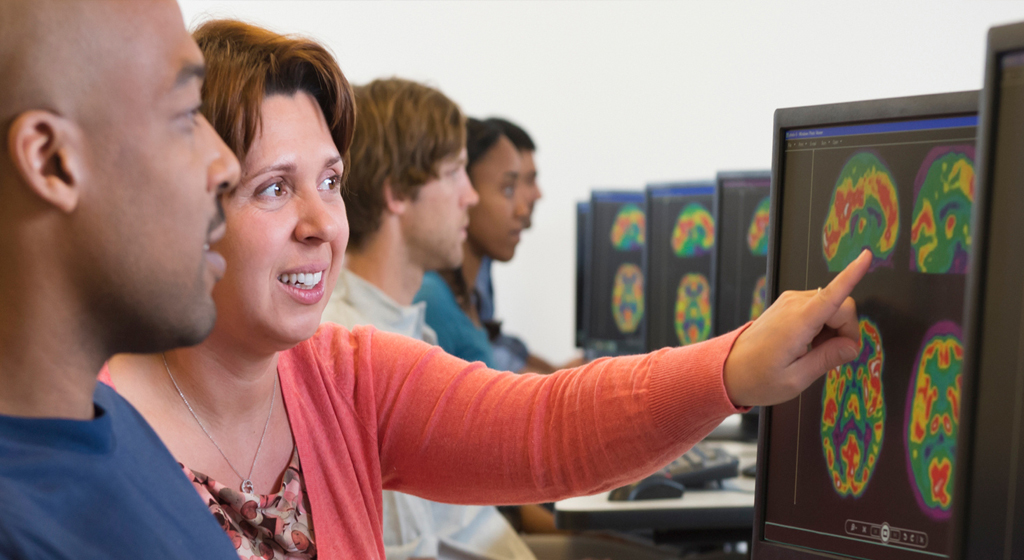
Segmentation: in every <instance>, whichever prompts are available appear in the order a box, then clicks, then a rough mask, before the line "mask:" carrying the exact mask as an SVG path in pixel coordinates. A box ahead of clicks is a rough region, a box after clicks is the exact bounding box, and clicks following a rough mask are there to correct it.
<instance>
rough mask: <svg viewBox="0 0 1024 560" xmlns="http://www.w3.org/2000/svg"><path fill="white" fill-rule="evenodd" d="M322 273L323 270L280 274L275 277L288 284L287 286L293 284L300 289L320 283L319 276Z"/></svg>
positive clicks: (310, 287) (313, 286) (309, 288)
mask: <svg viewBox="0 0 1024 560" xmlns="http://www.w3.org/2000/svg"><path fill="white" fill-rule="evenodd" d="M323 274H324V273H323V271H320V272H300V273H298V274H282V275H280V276H278V277H277V281H278V282H281V283H283V284H288V285H289V286H294V287H296V288H299V289H300V290H312V289H313V288H315V287H316V285H317V284H319V283H320V278H321V277H322V276H323Z"/></svg>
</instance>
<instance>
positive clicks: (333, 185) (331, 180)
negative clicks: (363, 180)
mask: <svg viewBox="0 0 1024 560" xmlns="http://www.w3.org/2000/svg"><path fill="white" fill-rule="evenodd" d="M339 188H341V176H340V175H331V176H330V177H328V178H326V179H324V180H323V182H322V183H320V190H322V191H335V190H338V189H339Z"/></svg>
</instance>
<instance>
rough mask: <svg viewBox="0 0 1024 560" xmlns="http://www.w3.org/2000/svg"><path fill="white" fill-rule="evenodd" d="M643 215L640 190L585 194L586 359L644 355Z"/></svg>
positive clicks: (645, 233) (644, 228)
mask: <svg viewBox="0 0 1024 560" xmlns="http://www.w3.org/2000/svg"><path fill="white" fill-rule="evenodd" d="M644 216H645V214H644V193H642V192H637V191H595V192H593V193H591V196H590V219H589V220H588V222H587V223H588V228H589V230H590V231H589V233H588V234H587V237H588V238H589V239H590V249H589V251H590V255H589V258H588V259H587V262H586V269H587V270H586V271H585V274H584V276H585V280H584V299H585V300H586V305H585V307H584V310H583V311H584V317H583V320H584V323H585V329H586V331H587V337H586V341H585V345H584V350H585V351H586V352H587V354H588V355H589V356H616V355H622V354H637V353H640V352H643V351H644V321H643V318H644V311H645V307H646V306H645V305H644V273H643V247H644V238H645V237H646V235H647V228H646V225H645V223H646V220H645V217H644Z"/></svg>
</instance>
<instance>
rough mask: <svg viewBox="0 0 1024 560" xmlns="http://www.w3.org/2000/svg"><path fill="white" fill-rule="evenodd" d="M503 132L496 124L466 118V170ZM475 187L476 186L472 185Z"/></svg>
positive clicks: (491, 146)
mask: <svg viewBox="0 0 1024 560" xmlns="http://www.w3.org/2000/svg"><path fill="white" fill-rule="evenodd" d="M504 135H505V134H504V133H503V132H502V131H501V128H499V127H498V125H496V124H494V123H492V122H490V121H482V120H480V119H474V118H472V117H470V118H468V119H466V158H467V160H468V161H467V163H466V171H470V170H472V169H473V166H474V165H476V163H477V161H479V160H480V158H482V157H484V155H485V154H486V153H487V152H489V151H491V148H493V147H494V145H495V144H497V143H498V140H499V139H501V137H502V136H504ZM473 188H474V189H475V188H476V186H475V185H474V186H473Z"/></svg>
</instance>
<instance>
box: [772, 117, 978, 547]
mask: <svg viewBox="0 0 1024 560" xmlns="http://www.w3.org/2000/svg"><path fill="white" fill-rule="evenodd" d="M976 126H977V118H976V117H950V118H941V119H927V120H919V121H903V122H896V123H892V122H890V123H879V124H872V125H857V126H847V127H833V128H822V129H815V130H796V131H788V132H787V133H786V140H785V143H784V154H783V162H782V163H783V175H782V179H781V183H782V192H781V197H780V200H779V203H780V204H781V214H780V215H781V222H780V223H781V228H780V229H779V235H780V238H779V242H778V243H777V245H776V246H777V247H778V257H777V261H778V268H777V270H778V286H777V289H776V290H774V291H775V292H776V293H781V292H782V291H785V290H814V289H815V288H817V287H821V286H825V285H827V284H828V282H829V281H830V280H831V279H832V278H834V277H835V275H836V274H837V273H838V272H839V271H841V270H843V268H844V267H845V266H846V265H847V264H849V263H850V262H851V261H853V260H854V259H855V258H856V257H857V256H858V254H860V252H861V250H862V249H865V248H868V249H870V250H871V251H872V253H873V254H874V261H873V263H872V266H871V270H870V271H869V273H868V274H867V276H866V277H865V278H864V279H863V280H862V281H861V283H860V284H859V285H858V286H857V288H856V290H855V291H854V293H853V296H854V299H855V300H856V301H857V312H858V314H859V322H860V323H859V324H860V334H861V344H862V350H861V353H860V356H859V357H858V358H857V359H855V360H854V361H853V362H850V363H849V364H847V365H844V366H842V367H840V368H837V369H835V370H832V371H830V372H829V373H827V374H826V375H825V376H824V377H823V378H822V379H820V380H819V381H817V382H816V383H814V384H813V385H811V387H810V388H809V389H808V390H806V391H805V392H804V393H803V394H802V395H801V396H800V397H799V398H798V399H796V400H793V401H790V402H788V403H785V404H783V405H779V406H775V407H773V410H772V413H771V416H770V425H769V428H768V430H769V432H768V433H769V436H768V437H769V447H768V453H767V455H768V457H767V458H768V463H767V467H766V476H767V483H768V484H767V494H766V496H767V499H766V502H765V503H766V505H765V512H764V519H765V523H764V537H765V539H766V540H769V541H775V542H780V543H786V544H790V545H794V546H798V547H803V548H807V549H810V550H815V551H822V552H828V553H834V554H840V555H844V556H850V557H855V558H865V559H871V560H896V559H905V558H925V557H935V556H939V557H946V556H948V555H949V553H950V547H951V543H950V538H951V535H950V527H949V520H950V516H951V511H952V510H951V508H952V503H953V499H954V496H953V494H952V492H953V481H954V479H955V468H956V465H955V461H956V446H957V435H958V428H959V399H960V387H961V377H960V371H961V364H962V360H963V344H962V334H961V333H962V329H963V309H964V288H965V274H966V272H967V265H968V263H967V260H968V252H969V250H970V244H971V232H970V223H971V207H972V204H973V196H974V159H975V152H974V150H975V133H976V130H975V129H976Z"/></svg>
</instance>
